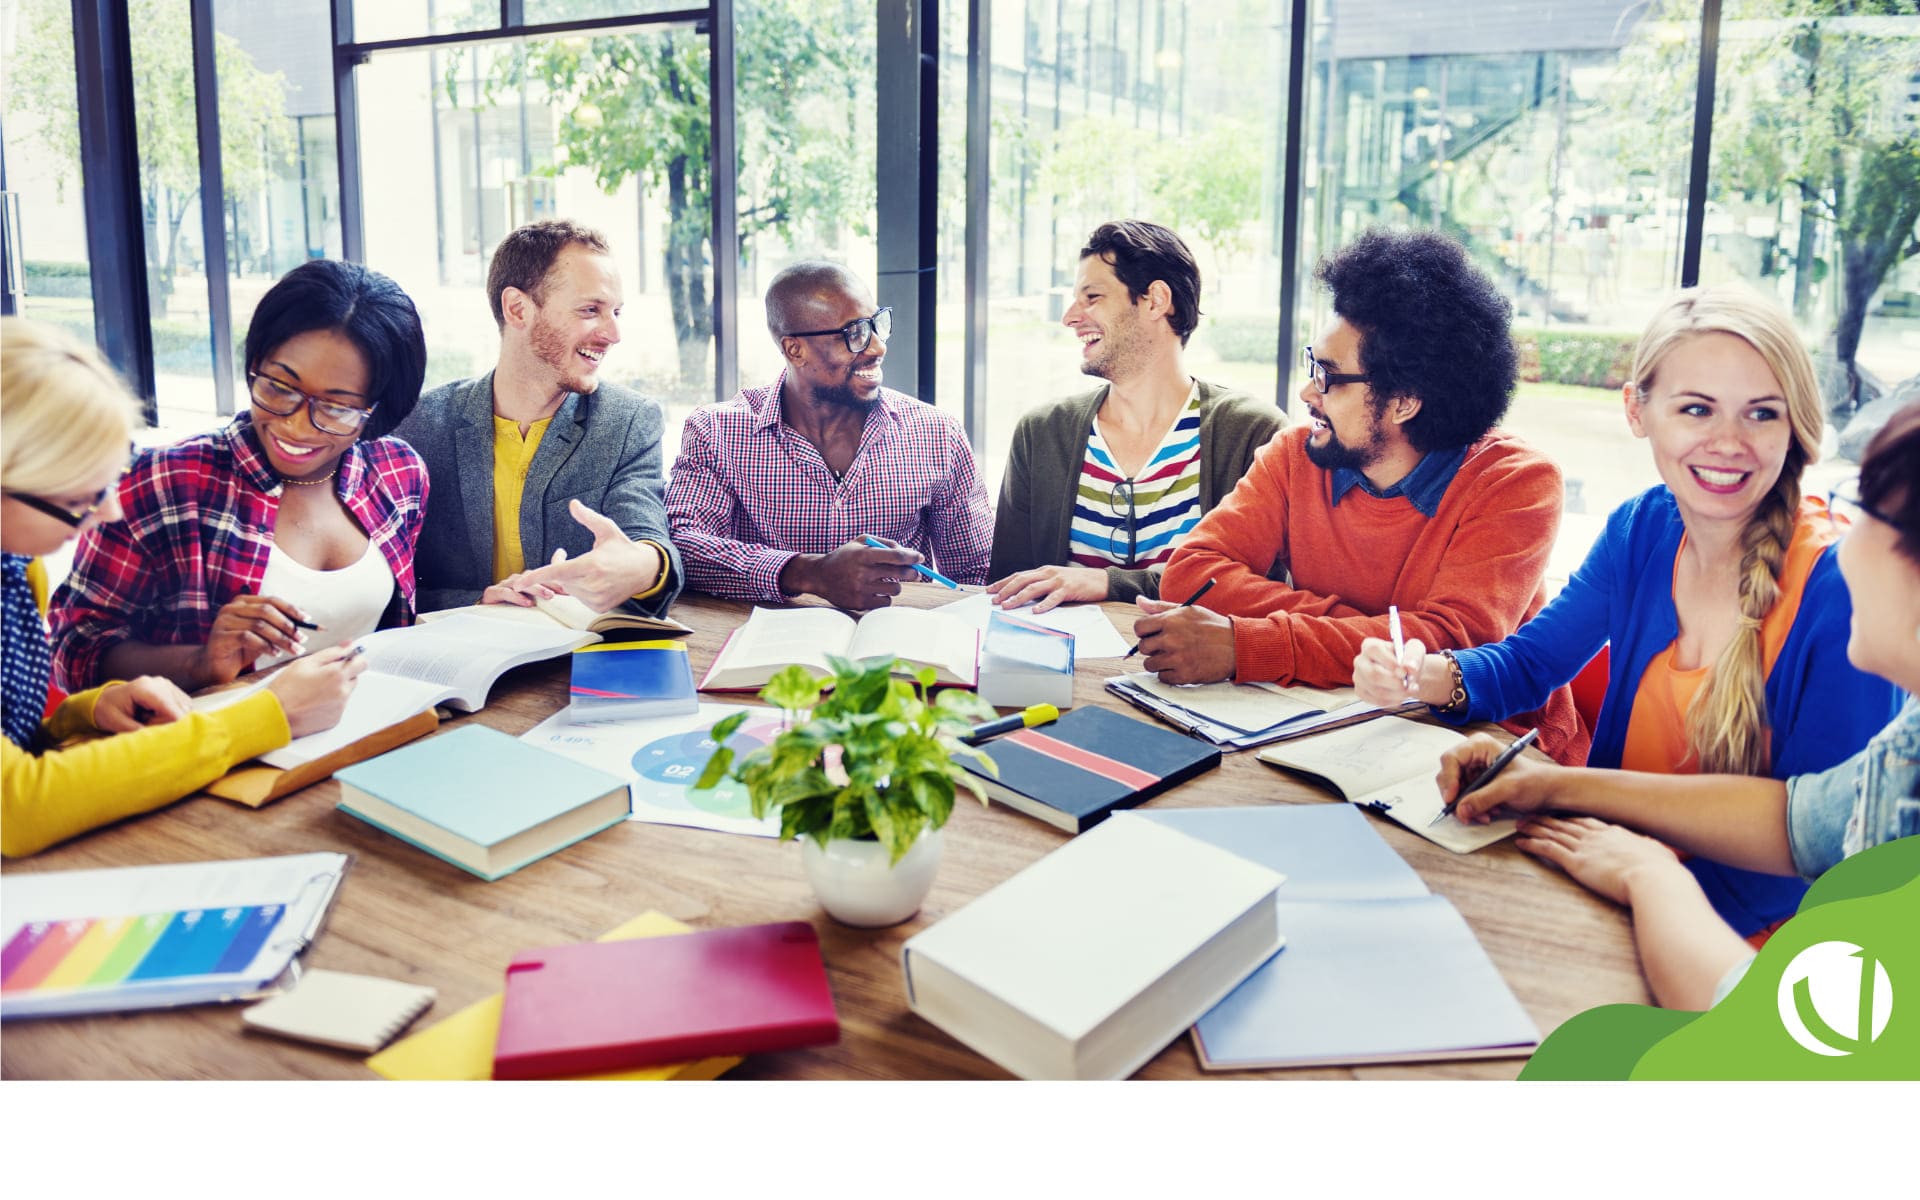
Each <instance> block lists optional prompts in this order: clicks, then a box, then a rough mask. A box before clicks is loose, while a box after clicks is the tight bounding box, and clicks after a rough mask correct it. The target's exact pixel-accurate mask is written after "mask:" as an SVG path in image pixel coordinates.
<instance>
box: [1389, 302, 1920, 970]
mask: <svg viewBox="0 0 1920 1200" xmlns="http://www.w3.org/2000/svg"><path fill="white" fill-rule="evenodd" d="M1624 397H1625V401H1626V416H1627V421H1628V424H1629V425H1630V426H1631V427H1632V429H1633V432H1634V434H1635V435H1636V436H1638V437H1642V438H1645V439H1647V441H1648V443H1649V445H1650V446H1651V448H1652V450H1653V459H1654V465H1655V467H1656V468H1657V469H1658V470H1659V473H1660V477H1661V479H1662V480H1663V481H1664V482H1663V483H1661V484H1660V485H1658V486H1656V487H1654V488H1651V489H1649V490H1648V491H1646V492H1643V493H1642V494H1641V495H1639V496H1637V497H1635V498H1634V499H1632V500H1629V501H1628V502H1627V503H1625V504H1623V505H1621V506H1620V507H1619V508H1618V509H1616V510H1615V511H1614V512H1613V513H1612V515H1611V516H1609V517H1608V519H1607V526H1606V529H1605V531H1604V532H1603V533H1602V534H1601V536H1600V539H1599V541H1598V542H1596V543H1595V545H1594V547H1593V550H1592V552H1591V553H1589V554H1588V556H1587V559H1586V561H1585V562H1584V563H1582V564H1581V566H1580V569H1579V570H1577V571H1576V572H1574V575H1573V578H1572V579H1571V580H1570V581H1569V582H1568V584H1567V586H1566V588H1565V589H1564V590H1563V591H1562V592H1561V593H1560V594H1559V595H1558V596H1556V597H1555V598H1554V600H1553V601H1552V602H1551V603H1550V604H1548V605H1547V607H1546V608H1545V609H1543V610H1541V612H1540V613H1539V615H1537V616H1535V617H1534V618H1533V620H1531V621H1529V622H1528V623H1527V624H1526V625H1524V626H1522V627H1521V628H1520V629H1519V630H1518V631H1517V632H1515V633H1514V634H1513V635H1512V636H1510V637H1508V638H1507V639H1506V640H1504V641H1501V642H1498V643H1495V644H1493V645H1490V646H1483V647H1480V648H1477V649H1472V650H1461V651H1457V652H1450V653H1444V654H1427V653H1425V651H1424V648H1423V647H1421V646H1420V645H1419V644H1418V643H1417V642H1413V643H1409V644H1408V645H1407V647H1406V650H1405V657H1404V659H1403V660H1402V661H1400V662H1395V660H1394V653H1393V646H1392V644H1391V643H1388V642H1385V641H1383V640H1379V639H1370V640H1368V641H1367V642H1366V643H1365V644H1364V645H1363V646H1362V649H1361V652H1360V654H1359V656H1358V658H1357V659H1356V660H1355V663H1354V684H1355V686H1356V688H1357V689H1358V690H1359V692H1360V695H1361V697H1362V698H1363V699H1365V700H1367V701H1368V702H1369V703H1374V704H1391V703H1398V702H1399V701H1401V700H1404V699H1406V698H1408V697H1417V698H1418V699H1420V700H1423V701H1425V702H1426V703H1428V704H1429V705H1431V706H1432V707H1433V708H1434V709H1435V710H1436V711H1437V712H1439V713H1440V714H1441V715H1443V716H1444V717H1445V718H1446V719H1448V720H1451V721H1455V722H1466V721H1484V720H1499V719H1502V718H1505V717H1507V716H1509V715H1511V714H1513V713H1516V712H1525V711H1526V710H1528V709H1530V708H1533V707H1535V706H1536V705H1538V704H1539V702H1540V701H1541V699H1543V698H1544V697H1545V696H1546V695H1547V694H1548V693H1549V692H1551V691H1552V690H1553V689H1554V688H1557V687H1559V686H1561V685H1562V684H1565V683H1566V682H1567V681H1569V680H1571V679H1572V678H1573V677H1574V675H1575V674H1576V673H1578V672H1579V671H1580V669H1581V668H1582V667H1583V666H1584V665H1585V664H1586V663H1587V661H1588V660H1589V659H1591V658H1593V657H1594V655H1595V654H1597V653H1598V652H1599V650H1600V649H1601V648H1602V647H1603V646H1605V647H1607V648H1608V652H1609V654H1608V660H1607V669H1608V676H1607V691H1606V698H1605V700H1604V701H1603V703H1602V704H1601V707H1600V711H1599V715H1598V718H1597V720H1596V721H1595V726H1594V730H1593V749H1592V751H1591V752H1590V754H1589V756H1588V759H1587V761H1588V764H1589V765H1591V766H1596V767H1621V768H1625V769H1627V770H1635V771H1654V772H1660V773H1663V774H1740V775H1753V776H1771V777H1772V778H1774V779H1785V778H1787V777H1788V776H1790V775H1795V774H1800V773H1804V772H1810V771H1821V770H1825V769H1826V768H1828V767H1831V766H1833V765H1834V764H1836V763H1838V762H1841V761H1842V760H1844V759H1846V758H1847V757H1848V756H1849V755H1852V754H1854V753H1855V752H1857V751H1858V750H1859V749H1860V748H1861V747H1862V746H1864V745H1865V744H1866V742H1867V739H1869V738H1871V737H1872V736H1873V735H1874V734H1875V733H1876V732H1878V731H1879V729H1880V728H1881V726H1883V725H1885V724H1886V723H1887V721H1888V720H1889V719H1890V718H1891V717H1892V716H1893V714H1894V712H1895V711H1896V710H1897V708H1898V703H1899V701H1898V692H1897V690H1896V689H1895V688H1893V687H1892V686H1891V685H1889V684H1887V683H1886V682H1885V681H1884V680H1880V679H1876V678H1874V677H1873V676H1870V675H1866V674H1863V673H1862V672H1861V671H1860V670H1858V669H1857V668H1855V667H1854V666H1852V665H1851V664H1850V663H1849V662H1848V661H1847V655H1846V649H1845V648H1846V640H1847V634H1846V631H1847V622H1848V614H1849V611H1850V605H1849V603H1848V598H1847V590H1846V587H1845V585H1844V583H1843V582H1842V580H1841V577H1840V570H1839V566H1838V563H1837V560H1836V557H1835V555H1833V554H1832V553H1830V552H1829V551H1830V550H1831V547H1832V544H1833V542H1834V540H1835V535H1834V533H1833V529H1832V525H1831V523H1830V522H1829V521H1828V520H1827V518H1826V516H1825V514H1824V512H1823V511H1822V508H1823V506H1822V505H1821V503H1820V502H1819V501H1818V500H1813V499H1803V498H1802V496H1801V494H1800V477H1801V473H1802V472H1803V470H1804V469H1805V468H1806V466H1807V464H1808V463H1809V462H1811V461H1813V460H1814V459H1815V458H1817V457H1818V456H1819V453H1820V435H1821V427H1822V416H1821V403H1820V394H1819V389H1818V386H1817V385H1816V383H1815V380H1814V372H1813V363H1812V360H1811V359H1810V358H1809V357H1808V355H1807V351H1806V348H1805V347H1804V346H1803V345H1802V344H1801V342H1800V339H1799V335H1798V334H1797V332H1796V331H1795V330H1794V328H1793V323H1792V321H1791V320H1790V319H1789V318H1788V316H1787V314H1786V313H1785V312H1783V311H1782V310H1781V309H1780V308H1779V306H1778V305H1776V304H1774V303H1773V302H1771V301H1768V300H1765V299H1762V298H1760V297H1759V296H1757V295H1755V294H1753V293H1751V292H1749V291H1746V290H1745V289H1743V288H1738V287H1713V288H1701V289H1694V290H1689V291H1684V292H1681V293H1679V294H1678V295H1676V296H1675V297H1674V298H1673V299H1671V300H1669V301H1668V302H1667V303H1666V305H1665V306H1664V307H1663V308H1662V309H1661V310H1660V311H1659V312H1658V313H1657V314H1656V315H1655V316H1654V318H1653V321H1652V323H1651V324H1650V325H1649V326H1648V327H1647V329H1646V331H1645V332H1644V333H1642V334H1641V336H1640V341H1639V344H1638V346H1637V347H1636V349H1635V352H1634V356H1633V365H1632V369H1631V372H1630V382H1629V383H1628V384H1627V386H1626V388H1625V389H1624ZM1689 866H1690V867H1691V868H1692V870H1693V873H1694V874H1695V876H1697V877H1698V879H1699V881H1700V885H1701V887H1702V888H1703V889H1704V890H1705V892H1706V894H1707V895H1708V897H1709V898H1711V900H1712V902H1713V905H1714V907H1715V908H1716V909H1718V910H1719V912H1720V913H1721V915H1722V916H1723V917H1725V918H1726V919H1727V921H1728V922H1729V923H1730V924H1732V925H1733V926H1734V927H1735V928H1736V929H1738V930H1739V932H1740V933H1741V934H1742V935H1743V936H1748V935H1754V934H1756V933H1759V932H1760V931H1762V930H1765V929H1766V928H1767V927H1769V926H1770V925H1773V924H1776V923H1778V922H1779V921H1781V920H1784V919H1785V918H1786V917H1789V916H1791V915H1793V912H1794V910H1795V908H1796V907H1797V905H1798V903H1799V900H1800V896H1801V895H1802V894H1803V893H1804V892H1805V890H1806V886H1805V884H1804V883H1802V882H1801V881H1799V880H1798V879H1792V878H1781V877H1778V876H1774V875H1770V874H1766V873H1756V872H1752V871H1745V870H1740V869H1737V868H1734V867H1730V866H1725V865H1723V864H1720V863H1717V862H1710V861H1707V860H1704V859H1695V860H1693V862H1692V863H1690V864H1689Z"/></svg>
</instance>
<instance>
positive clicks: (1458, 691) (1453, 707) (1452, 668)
mask: <svg viewBox="0 0 1920 1200" xmlns="http://www.w3.org/2000/svg"><path fill="white" fill-rule="evenodd" d="M1440 655H1441V657H1443V658H1445V659H1446V660H1447V671H1448V673H1449V674H1451V675H1452V677H1453V694H1452V695H1451V696H1448V697H1447V702H1446V703H1445V704H1443V705H1441V706H1440V711H1441V712H1444V713H1453V712H1459V711H1461V710H1462V709H1464V708H1466V706H1467V685H1466V681H1465V680H1464V679H1462V678H1461V677H1460V660H1459V659H1457V658H1455V657H1454V656H1453V651H1451V650H1442V651H1441V652H1440Z"/></svg>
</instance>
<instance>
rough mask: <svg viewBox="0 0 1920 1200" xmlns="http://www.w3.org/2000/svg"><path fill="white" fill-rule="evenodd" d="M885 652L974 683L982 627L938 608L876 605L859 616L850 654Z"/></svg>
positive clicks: (953, 679)
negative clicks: (934, 609)
mask: <svg viewBox="0 0 1920 1200" xmlns="http://www.w3.org/2000/svg"><path fill="white" fill-rule="evenodd" d="M886 655H892V656H894V657H896V658H899V659H902V660H904V661H906V662H909V663H913V664H916V665H919V666H928V667H932V668H933V669H934V670H936V671H938V672H940V677H941V678H942V679H943V680H945V681H947V682H959V683H965V684H972V683H973V682H974V679H975V677H976V675H977V672H978V666H979V657H980V631H979V630H977V629H975V628H973V627H972V626H971V625H969V624H967V623H966V622H965V621H962V620H958V619H956V618H954V617H952V616H949V615H948V614H946V613H942V612H938V611H928V610H923V609H913V608H876V609H874V610H873V611H872V612H870V613H868V614H867V615H866V616H864V617H861V618H860V625H859V628H858V629H857V630H855V632H854V635H853V640H852V641H851V642H849V643H848V645H847V657H848V658H878V657H883V656H886Z"/></svg>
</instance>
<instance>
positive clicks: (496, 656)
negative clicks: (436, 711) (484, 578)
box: [360, 613, 598, 712]
mask: <svg viewBox="0 0 1920 1200" xmlns="http://www.w3.org/2000/svg"><path fill="white" fill-rule="evenodd" d="M597 640H598V638H597V636H596V635H594V634H591V633H581V632H579V631H578V630H573V629H567V628H564V627H562V626H560V625H556V624H554V623H552V622H549V621H542V622H541V623H540V624H538V625H534V624H530V623H529V624H522V623H520V622H518V621H500V620H495V619H493V618H490V617H484V616H476V615H474V614H471V613H457V614H455V615H452V616H449V617H446V618H445V619H444V620H439V621H435V622H433V623H432V624H431V625H415V626H412V627H411V628H405V629H382V630H380V631H379V632H377V633H370V634H368V635H367V636H366V637H364V638H361V639H360V645H362V646H364V647H366V651H367V666H368V668H369V669H371V670H374V671H380V672H384V673H385V674H388V675H402V676H405V677H407V678H409V679H413V680H416V681H418V682H421V683H433V684H439V685H441V686H442V687H444V688H445V689H446V691H445V695H446V697H447V700H448V701H449V702H450V703H452V704H453V705H454V706H455V707H459V708H464V709H466V710H468V711H469V712H471V711H472V710H473V709H476V708H479V707H480V706H481V705H483V704H485V703H486V698H487V690H488V689H489V688H491V687H492V686H493V681H494V680H496V679H498V678H499V677H500V675H501V674H502V673H503V672H505V671H506V670H508V669H509V668H512V667H517V666H519V665H521V664H522V663H530V662H537V661H539V660H540V659H543V658H552V657H553V656H554V655H557V654H564V653H565V652H567V651H568V650H572V649H575V648H576V647H579V646H584V645H586V644H588V643H590V642H593V641H597Z"/></svg>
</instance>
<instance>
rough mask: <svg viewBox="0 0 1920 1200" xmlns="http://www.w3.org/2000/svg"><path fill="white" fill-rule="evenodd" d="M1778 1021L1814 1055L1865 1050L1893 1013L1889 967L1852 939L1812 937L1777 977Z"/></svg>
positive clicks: (1844, 1053)
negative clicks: (1845, 940)
mask: <svg viewBox="0 0 1920 1200" xmlns="http://www.w3.org/2000/svg"><path fill="white" fill-rule="evenodd" d="M1778 1003H1779V1007H1780V1023H1781V1024H1783V1025H1785V1026H1786V1027H1787V1035H1788V1036H1789V1037H1791V1038H1792V1039H1793V1040H1794V1041H1796V1042H1798V1043H1800V1045H1801V1046H1802V1047H1803V1048H1805V1049H1807V1050H1811V1051H1813V1052H1814V1053H1815V1054H1824V1055H1827V1056H1828V1057H1830V1058H1841V1057H1844V1056H1846V1055H1849V1054H1853V1053H1856V1052H1858V1051H1861V1050H1864V1049H1866V1048H1867V1047H1868V1046H1869V1045H1871V1044H1872V1043H1873V1042H1874V1041H1875V1040H1877V1039H1878V1038H1879V1036H1880V1035H1881V1034H1882V1033H1884V1032H1886V1028H1887V1019H1888V1018H1889V1017H1891V1016H1892V1015H1893V984H1892V982H1891V981H1890V980H1889V979H1888V978H1887V968H1886V965H1885V964H1884V963H1881V962H1879V961H1878V960H1877V959H1875V958H1874V957H1873V956H1872V955H1870V954H1868V953H1866V952H1865V951H1863V950H1861V949H1860V947H1858V946H1856V945H1854V944H1853V943H1852V942H1816V943H1815V944H1813V945H1811V946H1808V947H1807V948H1806V949H1805V950H1802V951H1801V952H1800V953H1798V954H1796V955H1794V956H1793V961H1792V962H1790V963H1788V964H1787V969H1786V970H1785V971H1784V972H1783V973H1782V974H1781V976H1780V990H1779V995H1778Z"/></svg>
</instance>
